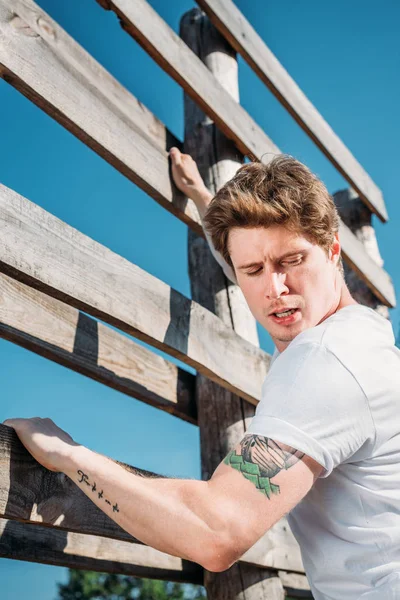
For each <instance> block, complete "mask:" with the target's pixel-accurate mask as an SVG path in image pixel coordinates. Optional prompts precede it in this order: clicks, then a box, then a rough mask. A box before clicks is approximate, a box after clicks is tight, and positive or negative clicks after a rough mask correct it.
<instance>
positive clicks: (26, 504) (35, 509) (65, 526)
mask: <svg viewBox="0 0 400 600" xmlns="http://www.w3.org/2000/svg"><path fill="white" fill-rule="evenodd" d="M119 464H121V465H122V466H123V467H125V468H126V469H127V470H129V471H131V472H134V473H136V474H139V475H140V474H142V475H145V476H152V475H153V474H152V473H148V472H146V471H143V470H142V469H135V468H134V467H131V466H129V465H126V464H123V463H119ZM0 517H3V518H6V519H12V520H18V521H22V522H25V523H36V524H43V525H47V526H53V527H55V528H57V529H58V530H60V531H70V532H75V533H80V534H90V535H95V536H101V537H104V538H111V539H114V540H120V541H126V542H135V541H136V542H137V540H135V539H134V538H133V537H132V536H131V535H129V534H128V533H127V532H126V531H124V530H123V529H121V527H119V526H118V525H117V524H116V523H115V522H114V521H113V520H112V519H110V518H109V517H108V516H107V515H105V514H104V513H103V512H102V511H101V510H100V509H99V508H97V506H96V505H95V504H93V502H91V501H90V500H89V498H88V497H87V496H85V494H84V493H83V491H81V489H80V488H79V487H78V486H77V485H75V484H74V483H73V482H72V480H71V479H69V478H68V477H67V476H66V475H64V474H62V473H54V472H52V471H48V470H47V469H45V468H44V467H42V466H41V465H39V464H38V463H37V462H36V461H35V460H34V458H33V457H32V456H31V455H30V454H29V452H28V451H27V450H26V449H25V448H24V446H23V445H22V444H21V442H20V441H19V439H18V437H17V435H16V433H15V432H14V430H13V429H11V428H10V427H7V426H5V425H1V424H0ZM242 560H243V562H248V563H251V564H254V565H256V566H261V567H268V568H269V567H271V568H276V569H284V570H287V571H302V564H301V560H300V558H299V551H298V547H296V542H295V541H294V538H293V536H292V533H291V532H290V530H289V528H288V527H287V524H286V521H285V520H283V521H282V522H280V523H277V524H276V525H275V526H274V527H273V528H272V529H271V530H270V531H268V532H267V534H266V535H265V536H264V537H263V538H262V539H261V540H259V541H258V542H257V544H256V545H255V546H254V549H253V548H252V549H251V550H249V551H248V552H247V553H246V554H245V555H244V556H243V558H242Z"/></svg>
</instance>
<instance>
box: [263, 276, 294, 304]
mask: <svg viewBox="0 0 400 600" xmlns="http://www.w3.org/2000/svg"><path fill="white" fill-rule="evenodd" d="M288 293H289V288H288V287H287V285H286V273H277V272H273V273H269V274H268V275H267V281H266V288H265V295H266V297H267V298H270V299H271V300H275V299H276V298H279V297H280V296H282V295H284V294H288Z"/></svg>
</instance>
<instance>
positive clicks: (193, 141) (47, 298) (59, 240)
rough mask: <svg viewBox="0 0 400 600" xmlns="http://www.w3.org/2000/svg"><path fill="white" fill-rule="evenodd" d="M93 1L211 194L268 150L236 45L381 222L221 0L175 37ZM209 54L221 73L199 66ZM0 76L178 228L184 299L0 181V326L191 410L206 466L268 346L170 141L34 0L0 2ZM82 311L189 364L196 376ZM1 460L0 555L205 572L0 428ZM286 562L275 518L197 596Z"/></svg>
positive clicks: (295, 555) (111, 381)
mask: <svg viewBox="0 0 400 600" xmlns="http://www.w3.org/2000/svg"><path fill="white" fill-rule="evenodd" d="M98 1H99V3H100V4H101V5H102V6H104V7H105V8H107V9H110V10H113V11H114V12H115V13H116V14H117V15H118V17H119V18H120V21H121V24H122V26H123V27H124V29H125V30H126V31H127V32H128V33H129V34H130V35H131V36H132V37H133V38H135V39H136V40H137V41H138V42H139V43H140V44H141V45H142V46H143V47H144V48H145V50H147V52H148V53H149V54H150V55H151V56H152V57H153V58H154V59H155V60H156V61H157V62H158V63H159V64H160V65H161V66H162V67H163V68H164V69H165V70H166V71H167V72H168V73H169V74H170V75H171V76H172V77H173V78H174V79H175V80H176V81H178V83H179V84H180V85H181V86H182V87H183V89H184V91H185V92H186V99H185V107H186V114H187V118H186V136H185V148H186V149H187V150H189V151H190V153H191V154H192V155H193V156H195V158H196V159H197V161H198V163H199V166H200V169H201V171H202V174H203V176H204V178H205V181H206V183H207V184H208V185H209V187H210V189H212V191H214V192H215V191H216V190H217V189H218V188H219V187H220V185H222V184H223V183H224V182H225V181H226V180H227V179H228V178H229V177H231V176H232V175H233V174H234V172H235V171H236V169H237V167H238V165H239V164H240V163H241V161H242V159H243V156H242V153H243V154H247V155H248V156H250V157H252V158H253V159H261V158H262V156H263V155H264V154H266V153H272V154H278V153H279V149H278V148H277V147H276V145H275V144H274V143H273V142H272V141H271V140H270V139H269V137H268V136H267V135H266V134H265V133H264V132H263V131H262V129H261V128H260V127H259V126H258V125H257V124H256V123H255V122H254V121H253V119H252V118H251V117H250V116H249V115H248V114H247V112H246V111H245V110H244V109H243V108H242V107H241V106H240V104H239V102H238V100H239V94H238V88H237V81H236V80H235V78H233V79H232V80H231V78H230V76H229V74H230V73H233V71H235V69H236V61H235V52H234V49H236V50H238V51H239V52H241V54H242V55H243V56H244V58H245V59H246V60H247V61H248V62H249V64H250V65H251V66H252V67H253V68H254V70H255V71H256V73H257V74H258V75H259V76H260V77H261V79H262V80H263V81H264V82H265V83H266V84H267V85H268V87H269V88H270V89H271V90H272V92H273V93H274V94H275V95H276V96H277V97H278V99H279V100H280V101H281V102H282V104H283V105H284V106H285V107H286V108H287V110H288V111H289V112H290V113H291V114H292V116H293V117H294V118H295V119H296V121H297V122H298V123H299V124H300V126H301V127H302V128H303V129H304V130H305V131H306V133H307V134H308V135H309V136H310V137H311V138H312V139H313V140H314V142H315V143H316V144H317V145H318V146H319V147H320V148H321V150H322V151H323V152H324V153H325V154H326V156H327V157H328V158H329V159H330V160H331V162H332V163H333V164H334V165H335V167H336V168H337V169H338V170H339V171H340V172H341V173H342V175H343V176H344V177H345V178H346V179H347V180H348V181H349V182H350V183H351V185H352V186H353V187H354V189H355V190H357V192H358V194H359V195H360V197H361V198H362V200H363V202H364V203H366V204H367V205H368V207H369V208H370V209H371V210H373V211H374V212H375V213H376V214H377V215H378V216H379V217H380V218H381V219H382V220H385V219H386V218H387V215H386V209H385V205H384V202H383V198H382V194H381V192H380V190H379V189H378V188H377V186H376V185H375V184H374V183H373V182H372V180H371V179H370V178H369V176H368V175H367V174H366V173H365V171H364V170H363V169H362V167H361V166H360V165H359V164H358V162H357V161H356V160H355V159H354V157H353V156H352V155H351V153H350V152H349V151H348V149H347V148H346V147H345V146H344V144H343V143H342V142H341V141H340V140H339V138H338V137H337V136H336V135H335V134H334V132H332V131H331V129H330V128H329V126H328V125H327V124H326V122H325V121H324V120H323V118H322V117H321V115H319V113H318V112H317V111H316V109H315V108H314V107H313V105H312V104H311V103H310V102H309V101H308V100H307V98H306V97H305V96H304V94H303V93H302V92H301V91H300V90H299V88H298V87H297V86H296V84H295V83H294V81H293V80H292V79H291V78H290V76H289V75H288V74H287V73H286V71H285V70H284V69H283V67H282V66H281V65H280V64H279V62H278V61H277V59H276V58H275V57H274V56H273V55H272V53H271V52H270V51H269V49H268V48H267V46H266V45H265V44H264V42H263V41H262V40H261V39H260V38H259V37H258V36H257V35H256V34H255V32H254V30H253V29H252V27H251V25H250V24H249V23H247V21H246V20H245V19H244V17H243V15H241V14H240V12H239V11H238V10H237V8H236V7H235V6H234V5H233V3H232V2H231V0H224V1H222V0H199V4H200V5H201V6H202V7H203V8H204V9H205V10H206V11H207V12H208V13H209V15H210V18H211V20H212V21H213V22H214V23H215V24H216V26H217V27H218V28H219V29H220V31H222V32H223V34H224V36H225V38H226V40H224V39H223V38H221V37H220V36H219V35H218V34H217V32H216V30H215V29H214V27H211V26H210V24H209V22H208V21H207V20H206V19H205V17H204V15H203V14H202V13H200V11H198V10H197V11H196V10H195V11H192V12H191V13H189V14H188V15H186V17H185V19H184V20H183V27H182V35H183V37H184V38H185V40H186V42H187V44H185V43H184V42H183V41H182V40H181V39H180V38H179V37H178V36H177V35H176V34H175V33H174V32H173V31H172V30H171V29H170V28H169V27H168V26H167V24H166V23H165V22H164V21H163V20H162V19H161V18H160V17H159V16H158V15H157V13H155V12H154V10H153V9H152V8H151V7H150V6H149V4H148V3H147V2H146V1H145V0H135V2H131V0H98ZM198 19H200V20H202V21H201V22H202V25H201V34H199V30H196V27H197V26H198V23H199V21H198ZM196 20H197V21H196ZM185 28H186V29H185ZM204 35H205V36H206V37H207V36H208V41H206V42H204V39H205V38H204V39H203V37H202V36H204ZM200 38H201V39H200ZM228 42H229V43H231V44H232V46H233V48H234V49H232V48H231V47H230V46H229V43H228ZM189 46H190V48H191V49H190V48H189ZM196 54H197V55H198V56H196ZM211 54H212V58H210V55H211ZM220 60H223V61H226V62H224V64H225V66H226V69H225V67H224V69H222V71H223V72H224V74H225V76H226V77H225V79H223V80H222V79H221V75H219V76H218V77H217V76H216V72H217V71H218V69H214V67H215V65H216V64H217V63H218V61H220ZM203 63H205V64H203ZM213 70H214V74H213V73H212V71H213ZM0 76H1V77H2V78H3V79H4V80H5V81H7V82H9V83H10V84H11V85H13V86H14V87H15V88H16V89H18V90H19V91H20V92H21V93H23V94H24V95H25V96H27V97H28V98H29V99H30V100H32V101H33V102H34V103H36V104H37V105H38V106H39V107H40V108H42V109H43V110H44V111H46V112H47V113H48V114H49V115H51V116H52V117H53V118H54V119H56V120H57V121H58V122H59V123H61V124H62V125H63V126H64V127H66V128H67V129H68V130H69V131H71V132H72V133H73V134H75V135H76V136H77V137H78V138H79V139H80V140H82V141H83V142H84V143H86V144H87V145H88V146H89V147H91V148H92V149H93V150H94V151H96V152H97V153H98V154H99V155H100V156H102V157H103V158H105V159H106V160H107V161H108V162H109V163H110V164H112V165H113V166H114V167H115V168H117V169H118V170H119V171H120V172H121V173H122V174H123V175H125V176H126V177H127V178H129V179H130V180H131V181H132V182H133V183H135V184H137V185H138V186H140V187H141V188H142V189H143V190H144V191H145V192H147V193H148V194H149V195H150V196H151V197H152V198H154V199H155V200H156V201H157V202H159V203H160V204H161V205H162V206H163V207H164V208H166V209H167V210H168V211H170V212H172V213H173V214H174V215H175V216H177V218H179V219H181V220H182V221H183V222H185V223H186V224H187V225H188V226H189V227H190V234H189V239H190V256H189V259H190V260H189V262H190V270H191V284H192V295H193V300H189V299H188V298H185V297H184V296H182V295H181V294H179V293H178V292H176V291H175V290H173V289H171V288H170V287H169V286H168V285H166V284H165V283H163V282H162V281H159V280H158V279H156V278H155V277H152V276H151V275H150V274H148V273H146V272H145V271H143V270H141V269H140V268H139V267H137V266H135V265H133V264H131V263H129V262H128V261H127V260H125V259H123V258H122V257H120V256H118V255H117V254H115V253H114V252H112V251H111V250H109V249H108V248H105V247H104V246H102V245H101V244H99V243H97V242H95V241H94V240H92V239H90V238H89V237H87V236H85V235H83V234H82V233H80V232H78V231H76V230H75V229H73V228H72V227H70V226H68V225H67V224H65V223H63V222H62V221H60V220H59V219H57V218H56V217H54V216H52V215H50V214H49V213H47V212H46V211H44V210H43V209H41V208H40V207H38V206H36V205H34V204H33V203H31V202H29V201H28V200H27V199H25V198H23V197H22V196H20V195H19V194H17V193H16V192H14V191H12V190H10V189H8V188H6V187H5V186H2V185H0V300H1V301H0V337H3V338H4V339H7V340H10V341H13V342H15V343H17V344H19V345H21V346H23V347H25V348H28V349H30V350H32V351H34V352H37V353H38V354H40V355H42V356H45V357H47V358H50V359H51V360H53V361H56V362H58V363H60V364H62V365H65V366H67V367H69V368H71V369H73V370H75V371H78V372H80V373H82V374H84V375H86V376H89V377H92V378H93V379H95V380H97V381H100V382H102V383H104V384H105V385H108V386H109V387H112V388H113V389H116V390H119V391H121V392H124V393H126V394H127V395H129V396H132V397H135V398H138V399H140V400H142V401H144V402H147V403H149V404H151V405H153V406H156V407H158V408H160V409H162V410H165V411H167V412H170V413H171V414H174V415H176V416H178V417H180V418H182V419H185V420H187V421H189V422H191V423H195V424H196V423H197V424H199V426H200V430H201V437H202V471H203V476H204V477H205V478H208V477H209V476H210V475H211V474H212V471H213V470H214V468H215V467H216V466H217V464H218V463H219V461H220V460H221V459H223V457H224V455H225V454H226V452H227V451H228V450H229V449H230V448H231V447H232V446H233V444H234V443H236V442H237V440H238V439H239V438H240V437H241V436H242V435H243V433H244V432H245V431H246V427H247V423H248V420H249V419H250V418H251V417H252V416H253V414H254V406H255V405H256V404H257V402H258V401H259V399H260V394H261V385H262V382H263V380H264V378H265V375H266V374H267V371H268V368H269V362H270V357H269V356H268V355H267V354H266V353H265V352H263V351H262V350H260V349H259V348H258V347H257V343H258V342H257V335H256V329H255V323H254V320H253V319H252V317H251V315H250V314H249V311H248V309H247V308H244V302H243V297H242V296H241V292H240V290H239V289H238V288H237V286H232V285H229V284H228V282H227V281H226V279H225V278H224V276H223V275H222V273H221V271H220V269H219V267H218V266H217V265H216V264H215V262H214V261H213V259H211V258H210V254H209V252H208V250H206V249H205V241H204V239H202V238H201V236H203V232H202V229H201V222H200V218H199V215H198V213H197V210H196V208H195V206H194V204H193V203H192V202H191V201H188V200H187V199H186V198H184V197H183V196H182V194H181V193H179V192H178V191H177V190H176V188H175V187H174V185H173V184H172V183H171V178H170V171H169V164H168V155H167V151H168V148H169V147H170V146H171V145H175V146H179V147H182V144H181V143H180V141H179V140H177V139H176V138H175V137H174V136H173V135H172V134H171V133H170V132H169V131H168V130H167V129H166V127H165V126H164V125H163V124H162V123H161V122H160V121H159V120H158V119H156V118H155V117H154V115H152V114H151V112H150V111H149V110H148V109H146V108H145V107H144V106H143V105H142V104H141V103H139V102H138V101H137V100H136V98H134V96H132V95H131V94H130V93H129V92H128V91H127V90H125V89H124V88H123V87H122V86H121V85H120V84H119V83H118V82H117V81H116V80H115V79H114V78H113V77H112V76H111V75H110V74H109V73H108V72H107V71H106V70H105V69H104V68H103V67H101V66H100V65H99V64H98V63H97V62H96V61H95V60H94V59H93V58H92V57H91V56H90V55H89V54H88V53H87V52H86V51H85V50H83V48H81V47H80V46H79V44H77V43H76V42H75V41H74V40H73V39H72V38H71V37H70V36H69V35H68V34H66V32H65V31H63V29H62V28H61V27H60V26H59V25H58V24H57V23H55V22H54V20H52V19H51V18H50V17H49V16H48V15H47V14H46V13H45V12H44V11H43V10H42V9H41V8H40V7H39V6H37V5H36V4H35V2H33V0H0ZM77 98H79V102H77ZM201 111H204V113H205V114H203V113H202V112H201ZM210 118H211V119H213V121H214V124H215V125H214V124H211V123H210ZM210 125H211V127H210ZM206 130H207V132H206ZM222 156H223V158H224V160H223V161H222V160H221V161H220V159H221V157H222ZM222 163H223V164H222ZM211 182H213V185H211ZM352 229H353V231H354V232H355V233H356V234H357V236H358V237H360V236H359V235H358V230H357V227H355V228H352ZM353 231H352V230H351V228H350V227H348V225H345V224H344V223H343V222H341V223H340V237H341V241H342V248H343V255H344V258H345V260H346V263H347V264H348V265H350V267H351V268H352V269H353V270H354V271H355V272H356V273H357V275H359V276H360V277H361V278H362V280H363V281H364V282H365V284H366V285H367V286H368V288H369V290H370V291H371V292H372V293H373V294H374V295H375V297H376V298H377V299H378V300H379V302H381V303H382V304H383V305H385V307H386V306H394V305H395V295H394V289H393V284H392V282H391V279H390V277H389V276H388V274H387V273H386V272H385V271H384V270H383V269H382V266H381V265H380V264H378V263H377V262H376V260H374V257H373V256H372V257H371V256H370V253H369V251H368V252H367V251H366V249H365V248H364V246H363V239H361V238H360V239H357V236H356V235H354V233H353ZM198 236H200V237H198ZM205 273H207V276H208V278H204V277H201V275H204V274H205ZM86 313H87V314H86ZM93 317H94V318H93ZM96 318H97V319H102V320H103V321H105V322H106V323H108V324H109V325H112V326H115V327H117V328H119V329H120V330H121V331H123V332H124V333H127V334H131V335H133V336H136V337H137V338H139V339H141V340H142V341H144V342H148V343H150V344H151V345H153V346H154V347H156V348H159V349H161V350H163V351H165V352H167V353H169V354H170V355H172V356H174V357H177V358H179V359H181V360H182V361H183V362H185V363H186V364H188V365H190V366H192V367H194V368H196V369H197V371H198V374H197V377H196V379H195V377H194V376H193V375H191V374H189V373H187V372H185V371H184V370H183V369H179V368H177V367H175V366H173V365H172V364H170V363H169V362H168V361H166V360H165V359H163V358H161V357H159V356H156V355H154V354H153V353H152V352H151V351H149V350H147V349H145V348H143V347H141V346H138V345H137V344H136V343H134V342H133V341H132V340H131V339H130V338H129V337H127V336H125V335H123V334H121V333H119V332H116V331H114V330H113V329H111V328H110V327H108V326H107V325H104V324H103V323H99V322H98V321H97V320H96ZM196 403H197V406H196ZM197 408H198V410H197ZM0 456H1V464H0V556H5V557H10V558H16V559H22V560H31V561H37V562H45V563H49V564H58V565H63V566H69V567H73V568H84V569H94V570H100V571H107V572H112V573H117V572H119V573H125V574H130V575H135V576H150V577H156V578H160V579H171V580H175V581H189V582H192V583H200V582H203V575H204V573H203V570H202V569H201V568H200V567H198V566H197V565H194V564H192V563H189V562H188V561H182V560H180V559H177V558H176V557H171V556H168V555H166V554H163V553H160V552H157V551H156V550H152V549H150V548H147V547H146V546H144V545H142V544H140V543H136V540H134V538H132V537H131V536H130V535H129V534H128V533H127V532H125V531H123V530H122V529H121V528H120V527H119V526H117V525H116V523H115V522H114V521H112V520H111V519H110V518H108V517H107V516H105V515H104V513H102V512H101V511H100V509H98V508H97V507H96V506H95V505H94V504H93V503H92V502H91V501H90V500H89V499H88V498H87V497H86V496H85V495H84V494H83V492H81V490H80V489H79V488H78V487H77V486H76V485H75V484H74V483H73V482H72V481H71V480H70V479H69V478H68V477H66V476H65V475H63V474H60V473H53V472H50V471H47V470H46V469H44V468H43V467H41V466H40V465H38V464H37V463H36V462H35V461H34V460H33V458H32V457H31V456H30V455H29V453H28V452H27V451H26V450H25V448H24V447H23V446H22V445H21V443H20V442H19V440H18V439H17V437H16V435H15V433H14V432H13V430H12V429H10V428H8V427H5V426H3V425H0ZM122 466H124V467H125V468H126V469H128V470H131V471H133V472H135V473H137V474H142V475H145V476H153V474H151V473H146V472H144V471H140V470H137V469H135V468H133V467H130V466H129V465H122ZM279 569H281V570H282V572H281V573H279V572H278V570H279ZM302 571H303V566H302V562H301V557H300V552H299V548H298V545H297V544H296V542H295V540H294V538H293V536H292V534H291V532H290V530H289V528H288V525H287V522H286V520H285V519H283V520H282V521H280V522H279V523H277V524H276V525H275V526H274V527H273V528H272V529H271V530H270V531H268V532H267V534H266V535H265V536H264V537H263V538H262V539H261V540H259V542H257V544H255V545H254V547H253V548H251V549H250V550H249V551H248V552H247V553H246V554H245V555H244V556H243V557H242V559H241V560H240V561H239V563H238V564H237V565H234V566H233V567H232V570H231V571H230V572H229V573H227V574H223V575H221V574H218V575H216V576H214V575H210V574H205V583H206V585H207V589H208V594H209V598H210V600H214V598H216V599H218V600H222V599H223V598H225V597H227V598H228V597H229V600H233V598H235V597H237V598H239V597H242V596H243V595H246V598H248V600H252V599H253V598H258V597H260V596H263V597H268V598H270V599H271V600H278V599H279V600H281V599H283V598H284V595H285V591H286V593H290V594H291V596H293V597H296V598H300V597H308V598H309V597H310V592H309V589H307V584H306V582H305V579H304V576H302V575H301V574H299V573H302Z"/></svg>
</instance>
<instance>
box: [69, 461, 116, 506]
mask: <svg viewBox="0 0 400 600" xmlns="http://www.w3.org/2000/svg"><path fill="white" fill-rule="evenodd" d="M78 475H79V479H78V483H85V484H86V485H87V486H89V487H91V488H92V492H95V491H96V490H97V486H96V482H94V483H90V481H89V475H87V474H86V473H84V472H83V471H81V469H79V470H78ZM97 495H98V497H99V500H100V499H101V498H103V497H104V492H103V490H101V491H100V492H97ZM104 501H105V502H106V504H109V505H110V506H112V510H113V513H114V512H119V508H118V504H117V503H115V504H114V505H112V503H111V502H110V501H109V500H108V499H107V498H104Z"/></svg>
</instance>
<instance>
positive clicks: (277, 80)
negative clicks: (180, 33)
mask: <svg viewBox="0 0 400 600" xmlns="http://www.w3.org/2000/svg"><path fill="white" fill-rule="evenodd" d="M197 2H198V4H199V5H200V6H201V8H202V9H203V10H204V11H205V12H206V13H207V15H208V16H209V18H210V19H211V21H212V23H213V24H214V25H215V27H217V28H218V29H219V30H220V31H221V33H222V35H223V36H224V37H226V39H227V40H229V42H230V43H231V45H232V46H233V48H235V50H236V51H237V52H239V53H240V54H241V55H242V56H243V58H244V59H245V61H246V62H247V63H248V64H249V65H250V67H251V68H252V69H253V70H254V72H255V73H256V74H257V75H258V77H259V78H260V79H261V81H263V83H265V84H266V85H267V87H268V88H269V89H270V90H271V92H272V93H273V94H274V96H275V97H276V98H277V99H278V100H279V102H281V104H282V105H283V106H284V107H285V108H286V110H287V111H288V112H289V113H290V114H291V115H292V117H293V118H294V119H295V120H296V121H297V123H298V124H299V125H300V127H301V128H302V129H303V130H304V131H305V132H306V133H307V135H309V136H310V138H311V139H312V140H313V141H314V142H315V144H316V145H317V146H318V147H319V148H320V150H322V152H323V153H324V154H325V156H326V157H327V158H328V159H329V160H330V161H331V162H332V164H333V165H334V166H335V167H336V168H337V169H338V171H339V172H340V173H341V174H342V175H343V177H344V178H345V179H346V180H347V181H348V182H349V183H350V185H351V186H352V187H353V188H354V189H356V190H357V191H358V193H359V195H360V197H361V198H362V200H363V201H364V202H366V203H367V205H368V206H369V207H370V209H371V210H372V211H373V212H375V213H376V214H377V215H378V216H379V217H380V219H381V220H382V221H386V220H387V211H386V207H385V203H384V200H383V195H382V192H381V190H380V189H379V188H378V187H377V185H376V184H375V183H374V182H373V181H372V179H371V177H370V176H369V175H368V174H367V173H366V172H365V170H364V169H363V167H362V166H361V165H360V164H359V163H358V161H357V160H356V159H355V158H354V156H353V155H352V154H351V152H350V151H349V149H348V148H347V147H346V146H345V145H344V143H343V142H342V141H341V139H340V138H339V137H338V136H337V135H336V134H335V132H334V131H333V130H332V129H331V127H330V126H329V125H328V123H327V122H326V121H325V119H324V118H323V117H322V115H321V114H320V113H319V112H318V111H317V109H316V108H315V106H314V105H313V104H312V103H311V102H310V100H309V99H308V98H307V97H306V95H305V94H304V93H303V92H302V91H301V89H300V88H299V86H298V85H297V84H296V82H295V81H294V80H293V79H292V78H291V77H290V75H289V73H288V72H287V71H286V70H285V68H284V67H283V66H282V65H281V64H280V62H279V61H278V59H277V58H276V56H275V55H274V54H273V53H272V52H271V50H270V49H269V48H268V46H267V45H266V44H265V42H264V41H263V40H262V38H261V37H260V36H259V35H258V34H257V32H256V31H255V29H254V28H253V27H252V26H251V24H250V23H249V22H248V21H247V19H246V18H245V16H244V15H243V14H242V13H241V12H240V10H239V9H238V8H237V6H236V5H235V4H234V2H232V0H197Z"/></svg>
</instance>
